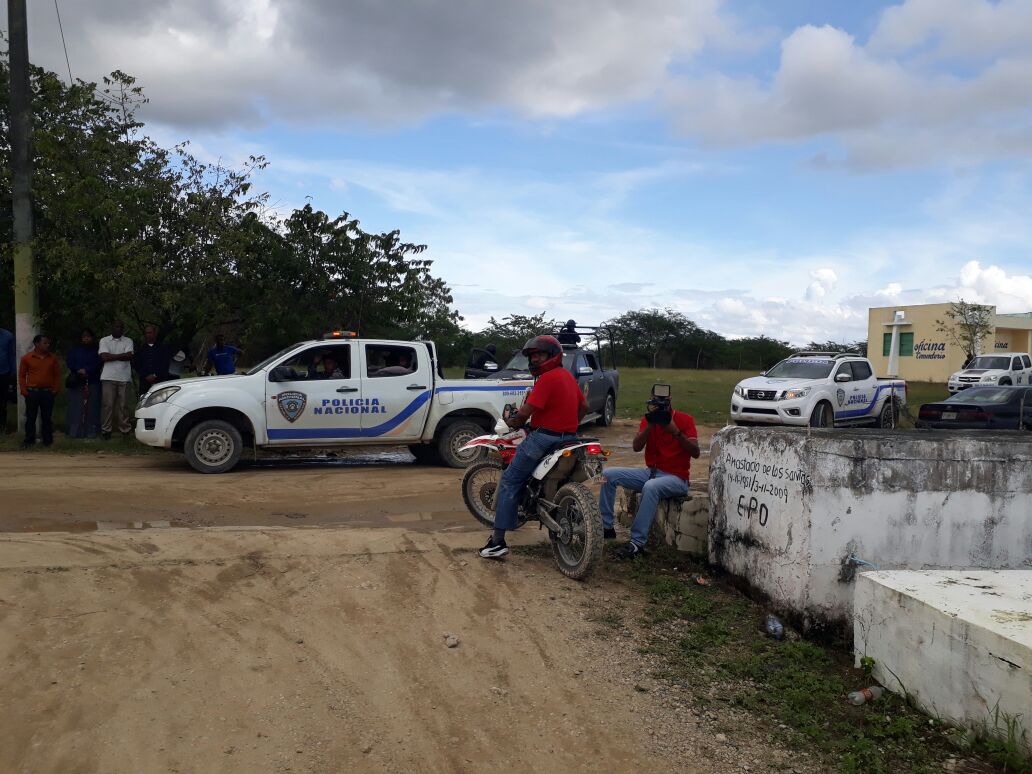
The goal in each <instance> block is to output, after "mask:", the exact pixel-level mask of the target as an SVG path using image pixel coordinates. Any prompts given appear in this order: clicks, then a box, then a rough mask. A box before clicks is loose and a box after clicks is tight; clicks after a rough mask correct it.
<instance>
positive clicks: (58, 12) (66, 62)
mask: <svg viewBox="0 0 1032 774" xmlns="http://www.w3.org/2000/svg"><path fill="white" fill-rule="evenodd" d="M54 10H55V11H57V28H58V29H59V30H61V47H62V48H63V49H64V55H65V64H66V65H67V66H68V85H69V86H71V85H73V84H74V83H75V79H74V78H72V63H71V62H70V61H69V60H68V44H67V43H65V36H64V25H63V24H61V9H60V8H59V7H58V5H57V0H54Z"/></svg>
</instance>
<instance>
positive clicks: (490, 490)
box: [462, 460, 502, 528]
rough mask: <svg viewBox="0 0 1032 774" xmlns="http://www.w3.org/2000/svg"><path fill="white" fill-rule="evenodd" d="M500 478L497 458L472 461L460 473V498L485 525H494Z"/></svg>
mask: <svg viewBox="0 0 1032 774" xmlns="http://www.w3.org/2000/svg"><path fill="white" fill-rule="evenodd" d="M501 478H502V463H501V462H499V461H498V460H484V461H483V462H474V463H473V464H472V465H470V466H469V467H468V468H466V472H465V473H463V474H462V499H463V501H464V502H465V503H466V507H467V508H468V509H469V512H470V513H472V514H473V516H474V518H475V519H476V520H477V521H479V522H480V523H481V524H483V525H484V526H485V527H490V528H493V527H494V515H495V494H496V493H497V491H498V482H499V481H500V480H501Z"/></svg>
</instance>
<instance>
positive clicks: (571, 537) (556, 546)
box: [551, 483, 603, 580]
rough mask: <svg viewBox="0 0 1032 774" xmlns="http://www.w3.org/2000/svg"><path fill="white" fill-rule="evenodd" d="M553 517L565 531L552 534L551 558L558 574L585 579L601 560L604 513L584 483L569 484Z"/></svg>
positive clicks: (562, 490)
mask: <svg viewBox="0 0 1032 774" xmlns="http://www.w3.org/2000/svg"><path fill="white" fill-rule="evenodd" d="M555 502H556V505H557V506H558V507H557V508H556V509H555V513H554V514H553V518H554V519H555V520H556V521H557V522H559V526H560V527H562V528H563V529H562V532H561V533H559V534H552V536H551V537H552V556H554V557H555V563H556V564H557V565H558V566H559V572H561V573H562V574H563V575H565V576H566V577H567V578H572V579H573V580H584V579H585V578H587V577H588V576H589V575H590V574H591V572H592V570H594V569H595V567H596V566H597V565H598V562H599V560H600V559H601V558H602V544H603V540H602V514H601V513H599V510H598V502H596V500H595V497H594V495H592V494H591V490H589V489H588V488H587V487H586V486H584V484H579V483H570V484H566V486H564V487H562V488H561V489H560V490H559V491H558V492H556V495H555Z"/></svg>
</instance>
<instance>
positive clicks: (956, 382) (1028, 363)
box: [946, 352, 1032, 393]
mask: <svg viewBox="0 0 1032 774" xmlns="http://www.w3.org/2000/svg"><path fill="white" fill-rule="evenodd" d="M1030 379H1032V358H1030V357H1029V354H1028V353H1027V352H1007V353H1001V354H998V355H979V356H978V357H975V358H972V360H971V362H970V363H968V364H967V366H965V368H964V369H963V370H962V371H957V372H956V373H954V374H952V375H951V376H950V380H949V381H948V382H947V383H946V389H948V390H949V391H950V393H955V392H960V391H961V390H966V389H967V388H968V387H975V386H977V385H982V386H983V387H985V386H990V387H995V386H997V385H1003V386H1006V385H1018V384H1032V381H1030Z"/></svg>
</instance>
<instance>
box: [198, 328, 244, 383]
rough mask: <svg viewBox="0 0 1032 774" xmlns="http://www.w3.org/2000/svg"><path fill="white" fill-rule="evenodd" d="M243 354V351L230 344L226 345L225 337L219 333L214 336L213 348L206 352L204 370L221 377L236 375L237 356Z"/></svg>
mask: <svg viewBox="0 0 1032 774" xmlns="http://www.w3.org/2000/svg"><path fill="white" fill-rule="evenodd" d="M242 354H244V350H242V349H237V348H236V347H234V346H233V345H232V344H227V343H226V337H225V336H223V335H222V334H221V333H219V334H216V336H215V346H214V347H212V348H211V349H209V350H208V367H207V369H206V370H209V371H210V370H212V369H214V370H215V373H217V374H219V375H220V376H223V375H225V374H235V373H236V359H237V355H242Z"/></svg>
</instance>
